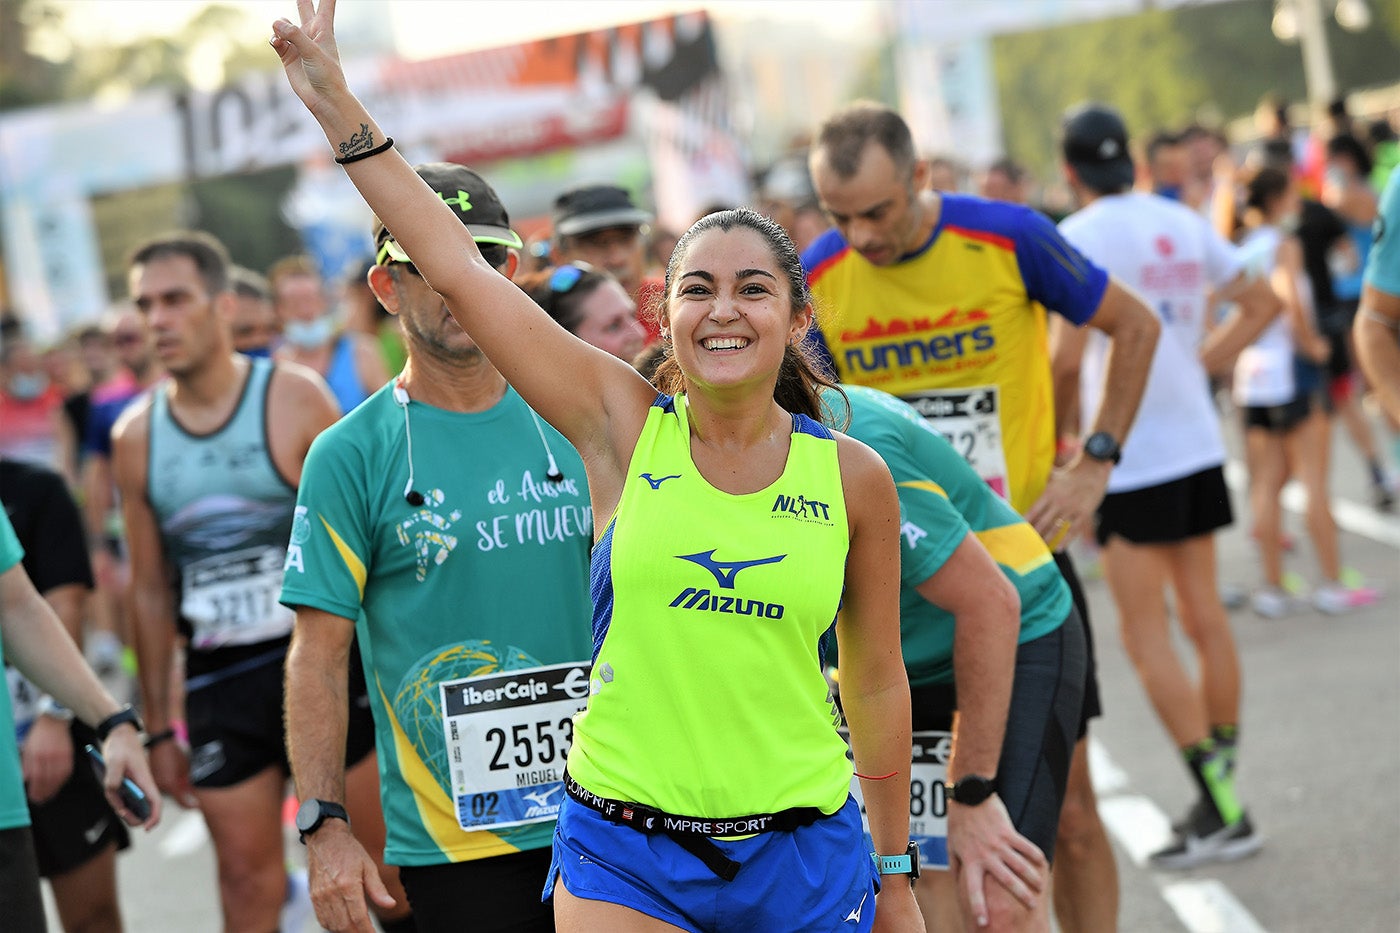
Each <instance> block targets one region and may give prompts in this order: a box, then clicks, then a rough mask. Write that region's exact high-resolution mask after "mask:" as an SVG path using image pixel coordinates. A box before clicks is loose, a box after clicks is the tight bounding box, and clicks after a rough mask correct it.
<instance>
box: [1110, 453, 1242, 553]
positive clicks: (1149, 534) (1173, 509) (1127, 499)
mask: <svg viewBox="0 0 1400 933" xmlns="http://www.w3.org/2000/svg"><path fill="white" fill-rule="evenodd" d="M1234 518H1235V517H1234V513H1233V512H1231V510H1230V491H1229V490H1228V489H1226V488H1225V472H1224V471H1223V470H1222V469H1221V468H1220V467H1218V466H1213V467H1208V468H1207V469H1204V470H1202V471H1200V472H1199V473H1193V474H1191V475H1190V476H1184V477H1182V478H1181V479H1174V480H1171V481H1169V482H1165V483H1161V484H1159V485H1157V486H1148V487H1147V488H1146V489H1134V490H1132V491H1131V492H1115V493H1112V494H1110V495H1107V496H1104V500H1103V503H1102V504H1101V505H1100V506H1099V513H1098V516H1097V521H1098V524H1097V527H1096V529H1095V532H1094V536H1095V537H1096V538H1098V541H1099V544H1101V545H1102V544H1107V543H1108V540H1109V539H1110V538H1111V537H1113V536H1114V535H1118V536H1120V537H1122V538H1124V539H1125V540H1127V541H1128V542H1129V543H1130V544H1176V543H1178V542H1180V541H1186V540H1188V539H1190V538H1195V537H1199V536H1200V535H1205V534H1210V533H1211V532H1212V531H1215V530H1216V529H1217V528H1224V527H1225V526H1227V525H1229V524H1230V523H1231V522H1232V521H1234Z"/></svg>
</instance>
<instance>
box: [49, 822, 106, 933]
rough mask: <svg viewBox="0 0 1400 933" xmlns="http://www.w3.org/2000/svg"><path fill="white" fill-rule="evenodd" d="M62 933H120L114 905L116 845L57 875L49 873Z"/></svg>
mask: <svg viewBox="0 0 1400 933" xmlns="http://www.w3.org/2000/svg"><path fill="white" fill-rule="evenodd" d="M48 880H49V884H50V885H51V886H52V888H53V899H54V903H55V904H56V905H57V906H58V919H59V920H60V922H62V924H63V930H64V933H121V929H122V917H121V911H120V910H119V909H118V908H117V844H116V843H115V842H109V843H108V844H107V846H106V848H104V849H103V850H102V851H101V852H99V853H98V854H97V855H95V856H93V857H92V858H90V859H88V860H87V861H86V862H84V863H83V864H81V865H79V866H77V867H76V868H73V869H71V870H70V871H66V872H64V873H63V874H61V875H50V876H49V879H48Z"/></svg>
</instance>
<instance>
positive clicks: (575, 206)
mask: <svg viewBox="0 0 1400 933" xmlns="http://www.w3.org/2000/svg"><path fill="white" fill-rule="evenodd" d="M649 223H651V215H650V214H648V213H647V212H646V211H644V210H642V209H641V208H640V207H638V206H637V205H636V204H634V203H633V202H632V195H630V194H628V193H627V189H625V188H619V187H618V186H617V185H582V186H580V187H577V188H570V189H569V190H568V191H565V192H564V193H563V194H561V195H559V197H557V198H555V199H554V234H555V236H578V235H579V234H583V233H592V232H593V231H595V230H607V229H608V228H610V227H640V226H642V225H643V224H649Z"/></svg>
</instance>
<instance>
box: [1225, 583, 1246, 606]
mask: <svg viewBox="0 0 1400 933" xmlns="http://www.w3.org/2000/svg"><path fill="white" fill-rule="evenodd" d="M1220 605H1222V606H1224V607H1225V608H1226V609H1230V610H1235V609H1243V608H1244V607H1245V606H1248V605H1249V590H1247V589H1245V588H1244V587H1243V586H1240V585H1239V584H1238V583H1222V584H1220Z"/></svg>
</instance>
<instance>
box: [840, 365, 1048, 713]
mask: <svg viewBox="0 0 1400 933" xmlns="http://www.w3.org/2000/svg"><path fill="white" fill-rule="evenodd" d="M842 388H843V390H844V391H845V394H846V397H845V399H842V397H841V394H840V393H839V392H837V391H836V390H835V389H827V390H825V391H824V392H823V393H822V401H823V403H824V405H825V407H826V409H827V411H828V412H829V413H830V417H829V418H827V420H828V421H829V423H830V424H832V425H834V426H836V427H839V428H841V429H842V430H843V431H845V433H847V434H849V435H850V436H851V437H854V438H855V439H856V440H858V441H861V442H862V443H865V444H868V445H869V446H870V447H871V448H872V449H873V450H874V451H875V452H876V453H878V454H879V455H880V456H881V457H882V458H884V461H885V463H886V464H887V465H888V466H889V468H890V473H891V474H892V475H893V476H894V483H895V488H896V489H897V490H898V492H899V523H900V525H899V532H900V535H899V537H900V541H899V545H900V561H899V564H900V589H899V637H900V644H901V647H902V649H903V652H904V666H905V668H906V669H907V670H908V672H909V684H910V686H913V687H924V686H928V685H930V684H942V683H952V682H953V623H954V619H953V615H952V613H950V612H948V611H946V610H944V609H941V608H939V607H938V606H935V605H934V604H933V603H931V602H929V601H928V600H926V599H924V597H923V596H921V595H920V594H919V592H918V590H917V589H916V587H918V585H919V584H920V583H923V582H924V581H925V580H927V579H928V578H929V577H931V576H933V575H934V574H935V573H937V572H938V570H939V568H941V567H942V566H943V564H944V563H945V562H946V561H947V560H948V558H949V557H950V556H952V554H953V551H955V550H957V548H958V545H960V544H962V542H963V539H964V538H966V537H967V536H968V535H969V534H972V535H975V536H976V537H977V540H978V541H980V542H981V543H982V545H983V547H985V548H986V549H987V551H988V553H990V554H991V555H992V559H993V560H995V561H996V562H997V563H998V564H999V565H1000V566H1001V572H1002V573H1003V574H1005V575H1006V578H1007V579H1008V580H1010V581H1011V583H1012V585H1013V586H1015V587H1016V593H1017V595H1018V596H1019V597H1020V599H1021V633H1020V635H1019V636H1018V638H1017V643H1018V644H1025V643H1026V642H1028V641H1033V640H1034V639H1037V638H1039V637H1041V636H1042V635H1046V634H1049V633H1050V632H1053V631H1054V630H1055V629H1057V628H1059V627H1060V626H1061V625H1062V624H1063V623H1064V620H1065V617H1066V616H1068V615H1069V608H1070V604H1071V603H1070V593H1069V586H1068V585H1066V583H1065V581H1064V578H1063V577H1061V576H1060V571H1059V568H1058V567H1056V566H1055V561H1054V559H1053V558H1052V557H1051V556H1050V550H1049V548H1047V547H1046V546H1045V542H1044V541H1042V540H1041V538H1040V535H1039V534H1037V533H1036V530H1035V529H1034V528H1032V527H1031V526H1030V524H1029V523H1027V522H1026V521H1025V519H1023V518H1021V516H1020V515H1018V514H1016V512H1015V511H1013V510H1012V508H1011V506H1010V505H1009V504H1008V503H1007V502H1006V501H1005V500H1004V499H1002V498H1000V497H999V496H997V495H996V493H994V492H992V490H991V488H990V487H988V486H987V484H986V483H985V482H983V481H982V479H981V478H980V477H979V476H978V475H977V474H976V473H974V472H973V471H972V468H971V467H969V466H968V465H967V463H966V461H964V460H963V459H962V457H960V456H959V455H958V453H957V451H955V450H953V448H952V447H951V446H950V445H949V444H948V442H947V441H946V440H945V439H944V438H943V436H942V435H941V434H939V433H938V431H937V429H936V428H934V427H933V426H932V425H930V424H929V422H928V421H927V420H925V419H923V418H921V417H919V414H918V412H916V411H914V409H913V408H911V407H910V406H908V405H906V404H904V403H903V402H901V401H900V400H899V399H897V398H895V397H894V396H892V395H889V394H887V393H885V392H880V391H878V390H876V389H867V388H862V387H860V386H843V387H842ZM847 415H849V421H848V419H847Z"/></svg>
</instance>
